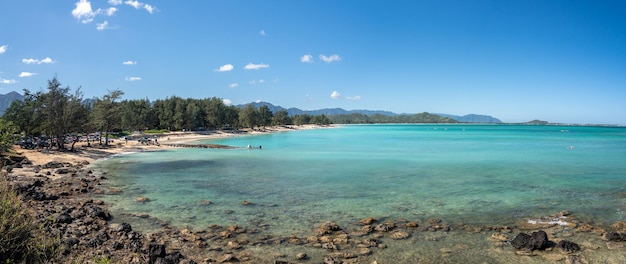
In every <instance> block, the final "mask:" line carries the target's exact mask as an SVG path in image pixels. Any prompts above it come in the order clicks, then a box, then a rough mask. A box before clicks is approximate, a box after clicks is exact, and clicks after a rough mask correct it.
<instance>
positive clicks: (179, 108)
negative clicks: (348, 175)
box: [4, 77, 333, 147]
mask: <svg viewBox="0 0 626 264" xmlns="http://www.w3.org/2000/svg"><path fill="white" fill-rule="evenodd" d="M122 95H124V92H122V91H120V90H113V91H109V92H108V93H107V94H106V95H104V96H102V97H101V98H98V97H96V98H95V101H94V102H93V103H92V104H90V105H85V104H83V103H82V93H81V92H80V89H77V90H76V91H75V93H74V94H71V93H70V88H69V87H61V84H60V82H59V81H58V80H57V78H56V77H54V78H52V79H51V80H49V81H48V89H47V91H45V92H43V91H41V92H37V93H31V92H30V91H28V90H24V100H23V101H14V102H13V103H12V104H11V106H10V107H9V108H8V109H7V110H6V112H5V115H4V118H5V119H6V120H7V121H11V122H13V124H15V125H16V126H17V127H18V128H19V130H18V131H19V132H23V133H24V134H25V135H26V136H39V135H45V136H47V137H58V138H59V139H62V138H63V136H64V135H67V134H70V133H78V134H80V133H84V132H105V133H104V134H105V137H104V138H107V137H108V135H109V133H110V132H113V131H119V130H127V131H145V130H149V129H155V130H157V131H158V132H155V133H164V132H166V131H180V130H183V129H185V130H188V131H196V130H198V129H225V128H229V129H240V128H246V127H247V128H257V127H261V126H263V127H265V126H269V125H272V124H273V125H291V124H295V125H305V124H320V125H325V124H329V123H332V122H333V120H331V119H330V118H329V117H326V116H324V115H320V116H310V115H298V116H294V117H290V116H289V115H288V113H287V111H285V110H281V111H278V112H277V113H272V111H270V109H269V107H267V106H261V107H259V108H255V107H254V106H253V105H248V106H246V107H245V108H242V109H239V108H237V107H235V106H232V105H226V104H225V103H224V102H223V100H222V99H220V98H216V97H212V98H206V99H191V98H187V99H183V98H180V97H177V96H173V97H169V98H166V99H159V100H156V101H155V102H154V103H151V102H150V101H149V100H148V99H140V100H122V101H119V100H120V99H121V97H122ZM60 142H63V140H60ZM108 142H109V141H108V140H105V144H107V143H108ZM60 147H62V146H60ZM72 147H73V145H72Z"/></svg>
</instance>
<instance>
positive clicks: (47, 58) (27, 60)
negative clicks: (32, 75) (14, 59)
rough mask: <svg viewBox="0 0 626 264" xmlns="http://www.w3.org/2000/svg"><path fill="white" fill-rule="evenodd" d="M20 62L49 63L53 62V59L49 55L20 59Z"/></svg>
mask: <svg viewBox="0 0 626 264" xmlns="http://www.w3.org/2000/svg"><path fill="white" fill-rule="evenodd" d="M22 62H23V63H26V64H50V63H54V61H53V60H52V59H51V58H50V57H46V58H44V59H43V60H36V59H22Z"/></svg>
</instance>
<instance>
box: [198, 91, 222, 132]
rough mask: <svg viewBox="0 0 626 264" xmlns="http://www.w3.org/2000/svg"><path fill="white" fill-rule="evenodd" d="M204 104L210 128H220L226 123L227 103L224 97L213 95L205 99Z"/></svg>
mask: <svg viewBox="0 0 626 264" xmlns="http://www.w3.org/2000/svg"><path fill="white" fill-rule="evenodd" d="M203 104H204V112H205V114H206V118H205V119H206V124H207V127H208V128H209V129H219V128H222V127H223V126H224V125H226V105H225V104H224V101H222V99H219V98H217V97H212V98H209V99H205V100H204V101H203Z"/></svg>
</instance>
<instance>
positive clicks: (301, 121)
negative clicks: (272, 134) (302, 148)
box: [293, 114, 311, 126]
mask: <svg viewBox="0 0 626 264" xmlns="http://www.w3.org/2000/svg"><path fill="white" fill-rule="evenodd" d="M310 122H311V116H310V115H307V114H303V115H295V116H294V117H293V124H294V125H296V126H301V125H306V124H310Z"/></svg>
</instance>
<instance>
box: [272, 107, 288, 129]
mask: <svg viewBox="0 0 626 264" xmlns="http://www.w3.org/2000/svg"><path fill="white" fill-rule="evenodd" d="M272 123H273V124H274V125H276V126H284V125H289V124H291V123H292V121H291V118H290V117H289V113H288V112H287V110H285V109H280V110H278V111H276V113H275V114H274V118H273V120H272Z"/></svg>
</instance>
